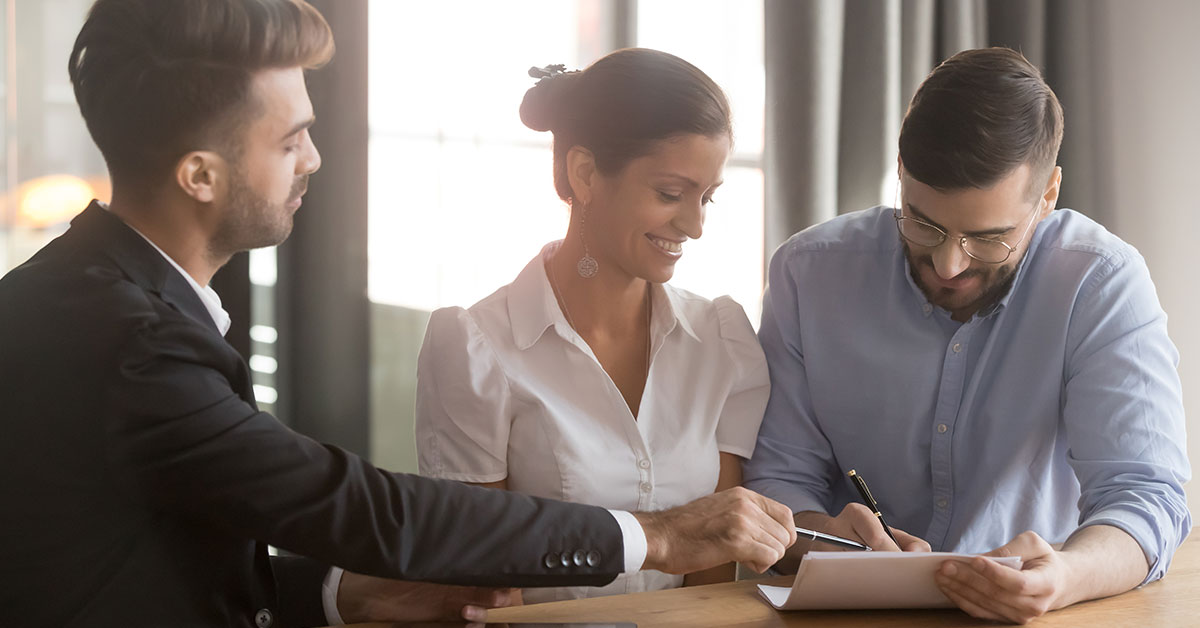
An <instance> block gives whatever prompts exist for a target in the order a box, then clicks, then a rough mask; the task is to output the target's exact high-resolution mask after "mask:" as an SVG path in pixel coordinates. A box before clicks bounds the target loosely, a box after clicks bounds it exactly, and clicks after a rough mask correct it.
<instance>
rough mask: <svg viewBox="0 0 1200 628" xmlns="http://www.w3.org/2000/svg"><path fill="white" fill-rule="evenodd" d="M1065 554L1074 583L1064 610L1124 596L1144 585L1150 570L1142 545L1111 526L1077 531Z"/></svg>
mask: <svg viewBox="0 0 1200 628" xmlns="http://www.w3.org/2000/svg"><path fill="white" fill-rule="evenodd" d="M1061 552H1062V557H1063V559H1064V560H1065V561H1066V563H1067V565H1068V567H1069V569H1070V572H1069V573H1070V582H1069V584H1068V587H1067V589H1066V590H1065V591H1064V596H1063V599H1062V600H1061V603H1060V604H1059V605H1058V606H1060V607H1062V606H1069V605H1071V604H1074V603H1076V602H1083V601H1086V600H1094V599H1096V598H1102V597H1108V596H1110V595H1116V594H1118V593H1124V592H1125V591H1128V590H1130V589H1132V588H1134V587H1136V586H1138V585H1139V584H1141V582H1142V581H1143V580H1144V579H1145V578H1146V574H1147V573H1148V572H1149V569H1150V565H1149V564H1148V563H1147V562H1146V555H1145V554H1144V553H1143V552H1142V548H1141V546H1140V545H1138V542H1137V541H1136V540H1134V538H1133V537H1132V536H1130V535H1129V534H1128V533H1126V532H1125V531H1124V530H1122V529H1120V528H1117V527H1114V526H1110V525H1091V526H1086V527H1083V528H1080V529H1079V530H1076V531H1075V533H1074V534H1072V535H1071V538H1069V539H1067V542H1066V543H1064V544H1063V547H1062V550H1061Z"/></svg>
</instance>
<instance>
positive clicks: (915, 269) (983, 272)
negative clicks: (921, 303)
mask: <svg viewBox="0 0 1200 628" xmlns="http://www.w3.org/2000/svg"><path fill="white" fill-rule="evenodd" d="M901 243H902V244H903V246H904V256H905V258H906V259H908V267H909V273H910V274H911V275H912V279H913V282H914V283H916V284H917V287H918V288H920V289H921V293H922V294H924V295H925V298H926V299H928V300H929V302H930V303H932V304H934V305H936V306H938V307H940V308H942V309H944V310H947V311H949V312H950V313H951V314H955V315H957V314H959V313H963V314H968V315H973V314H975V313H976V312H982V311H984V310H986V309H987V308H989V307H991V306H993V305H995V304H996V303H999V302H1000V299H1003V298H1004V295H1005V294H1008V291H1009V290H1010V289H1011V288H1012V284H1013V280H1014V279H1016V276H1017V273H1016V271H1017V264H1019V263H1020V259H1018V260H1016V261H1011V262H1009V263H1007V264H1002V265H998V266H995V267H993V268H989V269H979V268H968V269H967V270H965V271H963V272H962V273H960V274H959V275H958V277H961V278H963V279H967V278H971V277H978V278H979V279H980V282H979V288H977V289H976V290H975V291H974V292H973V293H962V292H961V291H959V290H954V289H952V288H943V287H940V286H931V285H929V284H927V283H926V282H925V280H924V278H923V277H922V270H926V269H927V270H928V271H929V272H931V273H936V272H937V271H936V269H935V268H934V266H933V256H932V255H921V256H918V255H915V254H913V252H912V249H911V248H909V245H908V242H903V241H902V242H901Z"/></svg>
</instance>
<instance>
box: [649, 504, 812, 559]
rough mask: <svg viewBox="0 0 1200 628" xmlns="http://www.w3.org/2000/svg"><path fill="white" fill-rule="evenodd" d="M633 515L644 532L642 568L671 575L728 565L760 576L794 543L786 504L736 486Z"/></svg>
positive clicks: (790, 516) (794, 536) (793, 534)
mask: <svg viewBox="0 0 1200 628" xmlns="http://www.w3.org/2000/svg"><path fill="white" fill-rule="evenodd" d="M634 516H635V517H637V519H638V522H640V523H641V524H642V529H644V530H645V531H646V541H647V552H646V563H645V566H644V568H645V569H657V570H659V571H665V572H667V573H673V574H686V573H689V572H693V571H700V570H701V569H708V568H709V567H714V566H716V565H720V564H723V563H728V562H734V561H736V562H740V563H743V564H745V565H746V566H748V567H750V568H751V569H753V570H755V571H757V572H759V573H762V572H764V571H766V570H767V568H768V567H770V566H771V565H773V564H775V562H776V561H778V560H779V559H780V558H782V557H783V552H784V550H786V549H787V548H788V547H790V546H791V545H792V543H795V542H796V530H795V528H794V527H793V525H792V512H791V511H790V510H789V509H788V508H787V506H784V505H783V504H780V503H779V502H776V501H773V500H770V499H767V498H766V497H763V496H762V495H759V494H758V493H755V492H753V491H750V490H747V489H744V488H741V487H737V488H731V489H729V490H727V491H721V492H720V493H714V494H712V495H708V496H706V497H701V498H700V499H697V500H696V501H694V502H691V503H690V504H685V505H683V506H679V507H677V508H672V509H670V510H663V511H660V512H638V513H634Z"/></svg>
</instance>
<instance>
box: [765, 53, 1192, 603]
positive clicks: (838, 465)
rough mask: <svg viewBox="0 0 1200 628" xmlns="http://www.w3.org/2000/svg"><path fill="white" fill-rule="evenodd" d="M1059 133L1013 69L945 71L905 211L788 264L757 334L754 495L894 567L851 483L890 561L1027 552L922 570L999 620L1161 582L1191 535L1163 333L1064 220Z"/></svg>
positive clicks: (929, 94)
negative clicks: (1016, 561)
mask: <svg viewBox="0 0 1200 628" xmlns="http://www.w3.org/2000/svg"><path fill="white" fill-rule="evenodd" d="M1061 138H1062V109H1061V107H1060V106H1059V104H1058V101H1057V98H1055V96H1054V94H1053V92H1052V91H1050V88H1049V87H1048V86H1046V84H1045V82H1044V81H1043V80H1042V77H1041V75H1040V73H1039V72H1038V71H1037V69H1036V68H1034V67H1033V66H1031V65H1030V64H1029V63H1028V62H1027V61H1026V60H1025V59H1024V58H1023V57H1022V56H1021V55H1020V54H1018V53H1015V52H1013V51H1010V50H1007V49H988V50H973V51H967V52H964V53H960V54H959V55H956V56H955V57H953V58H951V59H950V60H948V61H946V62H945V63H943V64H942V65H941V66H939V67H938V68H937V69H936V70H934V72H933V73H932V74H931V75H930V76H929V77H928V78H927V79H926V81H925V83H924V84H923V85H922V87H921V88H920V89H919V90H918V92H917V94H916V96H915V97H914V98H913V102H912V104H911V105H910V107H909V111H908V114H907V115H906V116H905V120H904V125H903V128H902V131H901V137H900V166H899V174H900V192H899V194H900V198H899V200H900V203H899V207H898V208H896V209H893V208H884V207H878V208H874V209H869V210H866V211H862V212H857V213H853V214H848V215H844V216H840V217H838V218H836V219H834V220H831V221H829V222H826V223H824V224H821V225H818V226H815V227H812V228H810V229H807V230H805V231H802V232H800V233H798V234H796V235H795V236H793V237H792V238H791V239H790V240H789V241H788V242H787V243H785V244H784V245H783V246H782V247H780V248H779V250H778V251H776V253H775V255H774V257H773V259H772V261H771V267H770V275H769V287H768V290H767V294H766V297H765V302H764V310H763V319H762V327H761V330H760V332H759V335H760V340H761V341H762V344H763V348H764V351H765V352H766V355H767V360H768V363H769V365H770V370H771V399H770V402H769V404H768V406H767V411H766V417H765V420H764V421H763V424H762V429H761V432H760V434H759V439H758V444H757V448H756V450H755V452H754V457H753V458H752V459H751V460H750V461H749V462H748V463H747V465H746V467H745V478H746V480H745V483H746V486H747V487H749V488H751V489H753V490H756V491H758V492H760V493H762V494H764V495H766V496H768V497H772V498H774V499H776V500H778V501H781V502H783V503H785V504H787V505H788V506H790V507H791V508H792V510H793V511H794V512H796V513H797V514H796V522H797V525H801V526H805V527H809V528H815V529H822V530H824V531H827V532H832V533H834V534H838V535H841V536H847V537H852V538H858V539H861V540H862V541H864V542H866V543H868V544H869V545H871V546H872V547H875V548H876V549H896V544H895V543H893V542H892V541H891V540H890V539H889V538H888V537H887V536H886V535H885V534H884V530H883V528H882V526H880V524H879V522H878V520H877V519H876V518H875V517H874V516H873V515H872V513H871V512H870V511H869V510H868V509H867V508H866V507H865V506H863V505H862V504H861V502H860V499H859V497H858V493H857V492H856V491H855V489H854V487H853V485H852V484H851V482H850V480H849V479H848V478H847V477H846V474H847V472H848V471H849V470H851V469H855V470H857V472H858V473H859V474H861V475H862V476H863V477H864V478H866V479H867V480H868V481H869V483H870V487H871V490H872V491H873V493H874V496H875V498H876V500H878V502H879V504H880V510H881V511H882V513H883V518H884V519H885V520H886V521H887V522H888V523H889V524H890V525H893V526H896V528H895V529H894V531H895V533H896V538H897V540H898V542H899V544H900V546H902V549H906V550H924V549H928V548H932V549H934V550H940V551H959V552H972V553H980V552H989V551H991V552H992V553H993V555H1019V556H1021V557H1022V558H1023V559H1024V568H1023V569H1022V570H1020V571H1018V570H1014V569H1010V568H1007V567H1001V566H999V565H997V564H996V563H993V562H991V561H987V560H985V559H975V560H973V561H971V562H969V563H950V562H948V563H946V564H944V565H943V566H942V568H941V570H940V571H939V573H938V575H937V581H938V584H939V586H940V587H941V588H942V590H943V591H944V592H945V593H946V595H947V596H948V597H949V598H950V599H951V600H952V601H954V602H955V603H956V604H958V605H959V606H960V607H961V608H962V609H963V610H965V611H967V612H968V613H970V614H972V615H975V616H977V617H983V618H988V619H994V620H1003V621H1017V622H1022V623H1023V622H1026V621H1029V620H1030V619H1032V618H1033V617H1036V616H1038V615H1041V614H1042V613H1044V612H1046V611H1047V610H1052V609H1055V608H1060V607H1063V606H1067V605H1069V604H1073V603H1075V602H1078V601H1082V600H1087V599H1093V598H1097V597H1104V596H1107V595H1113V594H1116V593H1120V592H1122V591H1126V590H1128V589H1131V588H1133V587H1135V586H1137V585H1139V584H1140V583H1145V582H1149V581H1151V580H1155V579H1157V578H1160V577H1162V575H1163V574H1164V573H1165V572H1166V570H1167V566H1168V565H1169V563H1170V559H1171V556H1172V554H1173V552H1174V551H1175V549H1176V548H1177V547H1178V546H1179V544H1180V543H1181V542H1182V541H1183V539H1184V537H1185V536H1186V535H1187V533H1188V530H1189V529H1190V527H1191V517H1190V515H1189V514H1188V508H1187V504H1186V501H1185V497H1184V492H1183V488H1182V484H1183V483H1184V482H1186V481H1187V480H1188V479H1189V476H1190V473H1191V471H1190V468H1189V465H1188V460H1187V457H1186V453H1185V434H1184V416H1183V405H1182V401H1181V390H1180V382H1179V377H1178V374H1177V373H1176V369H1175V367H1176V364H1177V362H1178V353H1177V352H1176V349H1175V347H1174V345H1173V344H1172V343H1171V341H1170V339H1169V338H1168V337H1167V321H1166V315H1165V314H1164V312H1163V310H1162V308H1161V307H1160V306H1159V303H1158V297H1157V295H1156V294H1155V290H1154V285H1153V283H1152V282H1151V280H1150V276H1149V273H1148V272H1147V269H1146V264H1145V261H1144V260H1143V259H1142V256H1141V255H1140V254H1139V253H1138V252H1137V251H1136V250H1135V249H1134V248H1133V247H1132V246H1130V245H1129V244H1126V243H1125V242H1122V241H1121V240H1120V239H1118V238H1117V237H1116V236H1114V235H1112V234H1111V233H1109V232H1108V231H1106V230H1105V229H1104V228H1103V227H1101V226H1100V225H1098V224H1097V223H1095V222H1093V221H1092V220H1090V219H1088V218H1087V217H1085V216H1083V215H1082V214H1079V213H1076V212H1074V211H1072V210H1069V209H1060V210H1057V211H1055V204H1056V202H1057V200H1058V193H1059V186H1060V183H1061V179H1062V170H1061V169H1060V168H1057V167H1056V166H1055V159H1056V157H1057V153H1058V147H1059V145H1060V143H1061ZM820 549H831V548H828V547H821V548H820Z"/></svg>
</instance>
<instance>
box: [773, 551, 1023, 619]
mask: <svg viewBox="0 0 1200 628" xmlns="http://www.w3.org/2000/svg"><path fill="white" fill-rule="evenodd" d="M971 558H974V554H954V553H950V552H809V553H807V554H805V555H804V558H803V559H802V560H801V561H800V570H799V571H797V572H796V580H795V582H793V583H792V587H791V588H790V589H789V588H787V587H773V586H767V585H765V584H760V585H758V588H759V592H760V593H762V595H763V597H765V598H767V601H768V602H770V603H771V606H774V607H775V608H778V609H781V610H793V609H850V608H942V607H949V606H954V604H953V603H951V602H950V600H949V599H948V598H947V597H946V596H945V595H942V592H941V590H940V589H938V587H937V584H936V583H935V582H934V580H933V574H934V572H936V571H937V570H938V568H939V567H941V565H942V563H944V562H945V561H947V560H954V559H958V560H969V559H971ZM989 560H994V561H996V562H998V563H1000V564H1001V565H1004V566H1006V567H1011V568H1013V569H1020V568H1021V559H1020V557H1017V556H1012V557H1006V558H989Z"/></svg>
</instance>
